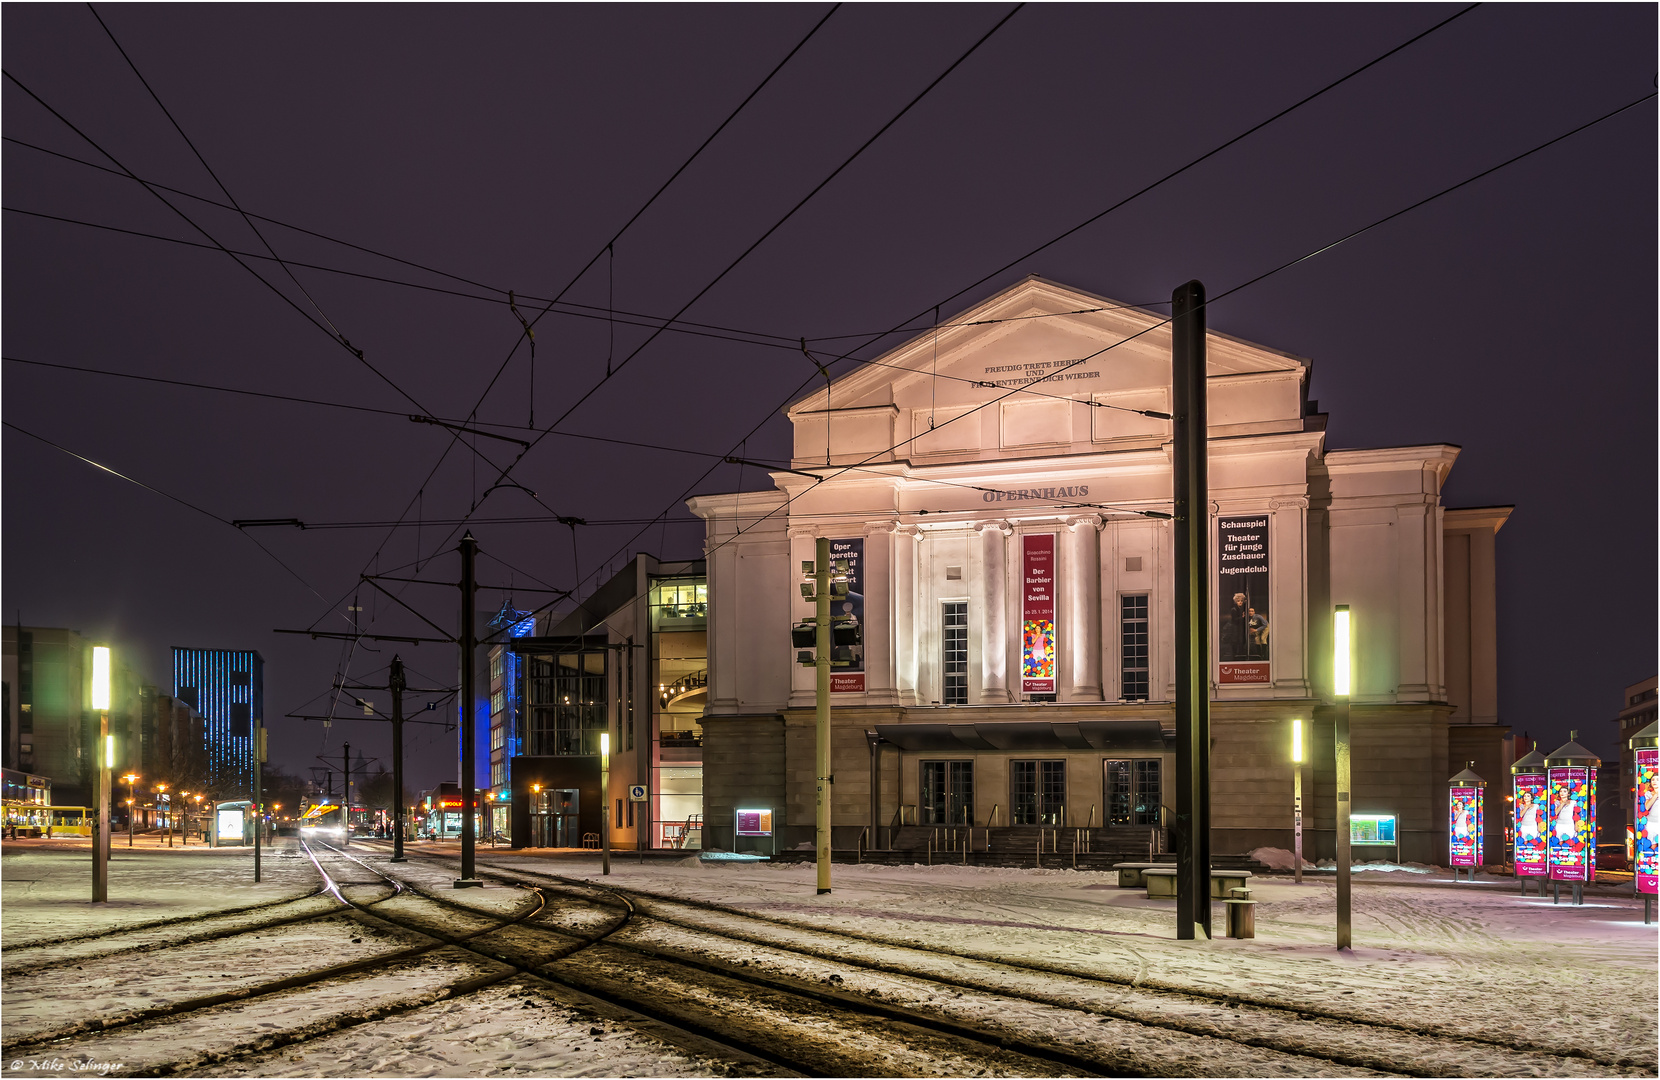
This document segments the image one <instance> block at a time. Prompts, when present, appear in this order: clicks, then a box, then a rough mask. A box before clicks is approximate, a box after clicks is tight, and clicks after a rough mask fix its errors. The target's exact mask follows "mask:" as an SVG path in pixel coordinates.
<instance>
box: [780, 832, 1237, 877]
mask: <svg viewBox="0 0 1660 1080" xmlns="http://www.w3.org/2000/svg"><path fill="white" fill-rule="evenodd" d="M861 831H862V830H861ZM1150 832H1151V830H1150V829H1147V828H1145V827H1140V828H1130V827H1117V828H1115V827H1111V826H1108V827H1104V828H1094V829H1070V828H1048V827H1044V828H1039V827H1037V826H1035V825H1009V826H1000V827H996V828H986V827H984V826H979V825H976V826H974V827H973V828H969V827H968V826H964V825H958V826H944V825H940V826H935V825H903V826H900V827H899V828H897V829H893V830H888V829H883V830H880V833H879V835H878V836H877V837H876V839H875V841H874V842H872V841H871V840H869V839H868V838H867V839H866V841H865V842H866V844H867V845H869V846H866V847H864V848H863V849H862V850H860V849H858V848H855V847H854V846H853V845H852V844H848V845H847V847H846V849H845V850H844V849H843V846H842V844H841V843H840V841H841V839H842V838H841V837H839V836H838V837H836V840H837V841H838V844H837V846H836V848H835V849H834V850H832V851H831V858H832V860H833V861H835V862H838V863H840V862H846V863H852V862H867V863H879V864H884V865H888V866H900V865H909V864H926V865H934V864H941V865H951V864H956V865H967V866H1010V867H1029V866H1037V867H1043V868H1046V869H1077V870H1102V871H1105V870H1111V869H1112V868H1113V864H1114V863H1121V862H1168V863H1170V864H1171V865H1172V866H1174V865H1175V863H1176V856H1175V855H1174V854H1173V853H1171V854H1159V855H1153V856H1152V857H1149V856H1148V838H1149V834H1150ZM884 843H885V844H886V845H887V846H877V845H882V844H884ZM813 859H814V855H813V852H811V851H788V852H785V851H780V852H779V853H778V861H779V862H812V861H813ZM1211 865H1212V866H1213V867H1215V868H1217V869H1242V870H1252V871H1256V872H1262V871H1265V870H1267V869H1268V868H1267V867H1266V866H1262V865H1261V864H1259V863H1257V862H1256V861H1255V860H1254V859H1252V858H1251V857H1250V856H1248V855H1221V854H1215V853H1213V854H1212V855H1211Z"/></svg>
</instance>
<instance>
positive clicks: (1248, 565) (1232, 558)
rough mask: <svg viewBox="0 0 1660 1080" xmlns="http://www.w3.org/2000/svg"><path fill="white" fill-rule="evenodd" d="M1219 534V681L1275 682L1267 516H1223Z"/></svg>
mask: <svg viewBox="0 0 1660 1080" xmlns="http://www.w3.org/2000/svg"><path fill="white" fill-rule="evenodd" d="M1216 538H1217V543H1216V579H1217V584H1216V612H1217V615H1216V618H1217V625H1216V681H1217V683H1218V684H1219V685H1222V686H1236V685H1240V684H1249V683H1271V682H1272V681H1273V680H1272V679H1271V678H1270V677H1269V674H1268V649H1269V645H1268V643H1269V637H1270V633H1269V631H1270V626H1269V611H1268V515H1267V514H1252V515H1249V516H1246V517H1224V518H1218V519H1217V523H1216Z"/></svg>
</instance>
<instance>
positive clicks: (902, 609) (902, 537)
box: [893, 525, 922, 705]
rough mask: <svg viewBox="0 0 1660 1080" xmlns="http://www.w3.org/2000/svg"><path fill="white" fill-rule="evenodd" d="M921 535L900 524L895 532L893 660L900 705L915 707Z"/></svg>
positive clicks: (916, 695) (915, 530) (919, 532)
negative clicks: (917, 596)
mask: <svg viewBox="0 0 1660 1080" xmlns="http://www.w3.org/2000/svg"><path fill="white" fill-rule="evenodd" d="M921 535H922V530H921V529H918V528H917V527H916V526H915V525H901V526H899V527H898V528H897V529H895V530H894V533H893V630H894V643H893V658H894V675H895V676H896V678H897V680H898V685H899V704H901V705H915V704H917V700H918V694H917V686H916V683H917V678H918V675H919V660H920V657H919V655H918V653H917V640H916V630H917V627H916V608H917V599H916V579H917V574H916V563H917V556H918V554H919V553H920V551H921V545H920V543H918V539H919V537H920V536H921Z"/></svg>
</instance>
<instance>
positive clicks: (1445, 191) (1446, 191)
mask: <svg viewBox="0 0 1660 1080" xmlns="http://www.w3.org/2000/svg"><path fill="white" fill-rule="evenodd" d="M1655 96H1656V94H1655V93H1648V94H1644V95H1643V96H1642V97H1640V98H1637V99H1636V100H1634V101H1630V102H1627V103H1626V104H1624V105H1621V106H1619V107H1618V108H1615V109H1612V110H1610V111H1609V112H1606V113H1603V114H1602V115H1601V116H1599V117H1597V118H1596V119H1594V120H1589V121H1587V122H1585V123H1583V124H1580V125H1578V126H1577V127H1574V128H1571V129H1570V130H1568V131H1565V132H1563V133H1562V134H1560V135H1557V136H1554V137H1552V138H1550V139H1547V140H1546V141H1544V142H1542V143H1540V144H1538V145H1537V146H1534V147H1533V148H1531V149H1529V150H1524V151H1523V152H1521V153H1519V154H1516V155H1515V156H1513V157H1510V158H1507V159H1505V160H1504V161H1501V162H1499V163H1498V164H1497V165H1493V166H1491V167H1489V168H1486V169H1483V170H1482V171H1481V172H1478V173H1476V174H1475V175H1473V176H1470V177H1467V178H1465V179H1463V180H1460V181H1459V182H1457V183H1456V184H1452V185H1451V186H1449V187H1445V188H1442V189H1441V190H1439V191H1437V192H1436V193H1435V194H1433V195H1428V196H1426V197H1424V198H1422V199H1419V200H1418V201H1417V202H1414V203H1411V204H1410V205H1408V206H1404V207H1402V208H1401V209H1399V210H1396V211H1394V212H1392V213H1389V214H1386V215H1384V216H1383V217H1381V218H1378V219H1377V220H1375V221H1373V222H1371V223H1370V224H1368V225H1364V226H1362V227H1361V228H1358V229H1355V230H1354V231H1353V232H1350V233H1346V234H1345V235H1343V236H1341V237H1339V238H1338V239H1336V240H1333V241H1331V242H1330V243H1328V244H1324V245H1322V246H1321V247H1318V248H1315V249H1314V250H1312V251H1309V252H1306V253H1304V254H1302V255H1299V256H1297V257H1296V258H1294V259H1290V260H1288V261H1286V262H1283V263H1280V264H1279V265H1277V266H1274V267H1272V268H1271V269H1268V270H1265V271H1263V272H1262V273H1260V274H1258V275H1256V276H1255V277H1252V278H1248V279H1246V280H1245V281H1242V282H1240V283H1239V284H1238V285H1235V286H1233V287H1232V288H1229V289H1226V290H1224V291H1223V292H1220V293H1217V294H1216V295H1215V296H1212V297H1207V298H1206V299H1205V301H1204V302H1203V303H1202V304H1201V305H1199V306H1200V310H1204V309H1206V308H1208V307H1209V306H1210V305H1211V304H1214V303H1216V302H1218V301H1220V300H1222V299H1223V298H1225V297H1228V296H1232V295H1233V294H1234V293H1237V292H1239V291H1240V290H1242V289H1247V288H1250V287H1251V286H1253V285H1256V284H1257V283H1259V282H1261V281H1263V280H1265V279H1267V278H1269V277H1272V276H1274V275H1275V274H1278V273H1280V272H1282V271H1284V270H1289V269H1290V268H1291V267H1293V266H1297V265H1299V264H1300V263H1304V262H1307V261H1308V260H1310V259H1313V258H1315V257H1316V256H1319V255H1322V254H1324V253H1326V252H1328V251H1331V250H1332V249H1333V248H1336V247H1338V246H1339V245H1341V244H1345V243H1347V242H1348V241H1350V240H1353V239H1355V238H1356V237H1359V236H1362V235H1364V234H1366V233H1368V232H1371V231H1372V230H1373V229H1376V228H1378V227H1379V226H1381V225H1384V224H1386V223H1388V222H1390V221H1394V220H1395V219H1396V218H1399V217H1400V216H1402V215H1403V214H1407V213H1410V212H1412V211H1413V210H1416V209H1418V208H1420V207H1422V206H1425V205H1427V204H1429V203H1431V202H1434V201H1435V200H1437V199H1439V198H1442V197H1443V196H1446V195H1450V194H1452V193H1453V192H1455V191H1458V190H1459V189H1461V188H1464V187H1467V186H1468V185H1470V184H1473V183H1475V182H1476V181H1478V180H1480V179H1482V178H1483V177H1486V176H1490V175H1492V174H1493V173H1495V172H1498V171H1499V170H1500V169H1503V168H1506V167H1507V166H1510V165H1514V164H1515V163H1517V162H1519V161H1521V160H1523V159H1525V158H1528V157H1531V156H1533V155H1534V154H1537V153H1539V152H1540V151H1542V150H1544V149H1546V148H1548V147H1551V146H1554V145H1556V144H1557V143H1559V142H1561V141H1563V140H1564V139H1568V138H1571V137H1572V136H1574V135H1577V134H1579V133H1580V132H1582V131H1585V130H1586V129H1588V128H1591V127H1595V126H1596V125H1597V124H1600V123H1603V122H1604V121H1606V120H1610V119H1612V118H1614V117H1616V116H1618V115H1620V114H1621V113H1623V112H1626V111H1627V110H1629V109H1634V108H1636V107H1637V106H1638V105H1641V104H1643V103H1644V102H1645V101H1651V100H1653V99H1654V98H1655ZM1173 321H1174V318H1173V317H1172V318H1170V319H1164V320H1162V321H1160V322H1157V323H1154V324H1152V325H1150V326H1148V327H1146V328H1145V329H1143V330H1140V331H1138V332H1137V333H1134V334H1131V335H1130V336H1129V337H1126V338H1124V339H1122V340H1120V341H1116V342H1113V343H1112V344H1111V345H1108V346H1106V347H1104V348H1101V349H1097V350H1096V351H1095V352H1093V353H1090V354H1089V355H1087V356H1082V357H1079V358H1078V359H1076V360H1073V361H1070V362H1069V363H1067V364H1066V365H1064V366H1062V367H1058V368H1056V369H1055V370H1054V371H1051V372H1049V373H1048V374H1046V375H1043V376H1042V377H1041V378H1040V379H1039V381H1042V380H1043V379H1049V378H1053V377H1054V376H1056V375H1060V374H1062V373H1064V372H1066V371H1069V370H1071V369H1072V368H1075V367H1077V366H1078V365H1080V364H1083V363H1086V362H1087V361H1089V360H1092V359H1094V358H1095V357H1097V356H1100V355H1101V354H1102V353H1105V352H1109V351H1111V350H1113V349H1116V348H1118V347H1119V346H1121V345H1126V344H1128V343H1129V342H1131V341H1134V340H1136V339H1137V338H1140V337H1143V336H1145V335H1147V334H1150V333H1152V332H1153V331H1154V330H1157V329H1159V328H1160V327H1164V326H1168V325H1170V323H1171V322H1173ZM1011 396H1013V391H1011V392H1010V393H1007V394H1003V395H1000V396H998V397H995V398H992V399H990V400H989V401H986V402H984V403H982V404H980V405H977V406H975V407H974V408H973V409H970V410H969V411H968V412H965V413H963V414H961V415H959V416H954V417H952V418H951V419H949V420H947V421H946V422H945V423H944V424H941V425H939V427H944V426H946V424H952V423H955V422H957V421H958V420H962V419H965V418H966V417H969V416H973V415H974V414H976V413H978V412H979V411H980V410H982V409H985V408H988V407H990V406H992V405H995V404H997V403H998V402H1001V401H1003V400H1005V399H1006V398H1008V397H1011ZM934 430H938V429H937V428H936V429H934ZM924 434H928V433H927V432H925V433H924ZM921 437H922V436H921V435H912V436H911V437H910V438H908V439H902V440H900V441H899V442H897V443H894V444H893V445H892V446H890V447H888V448H887V449H886V450H879V451H877V452H876V453H875V454H872V455H871V456H869V457H867V458H865V459H864V460H862V461H859V462H856V463H855V464H854V465H850V466H846V467H844V468H841V469H839V470H837V472H835V473H833V474H831V476H839V475H843V474H845V473H847V472H850V471H852V470H853V469H855V468H858V467H859V466H863V465H868V464H870V463H871V462H873V461H876V460H879V459H880V458H882V457H884V456H886V455H889V454H892V453H894V452H895V451H896V450H898V449H900V448H901V447H903V446H905V445H907V444H909V443H912V442H915V441H916V440H917V439H919V438H921ZM830 478H831V477H826V478H825V479H830ZM807 490H811V489H806V490H804V491H803V492H802V493H801V494H806V491H807ZM800 497H801V495H792V496H790V497H788V498H786V499H785V500H784V501H783V502H782V503H780V504H779V505H778V506H777V507H775V508H773V509H772V510H770V511H768V512H767V513H766V514H764V515H762V516H761V517H760V518H757V519H756V520H755V522H753V523H752V524H750V525H747V526H742V527H740V528H739V529H738V530H737V531H735V532H734V533H733V534H732V535H731V536H729V537H727V538H726V539H724V540H722V541H721V542H720V543H719V544H716V545H715V546H714V547H713V548H710V549H709V550H708V551H707V552H705V557H707V556H708V555H711V554H713V553H714V552H716V551H719V550H720V549H721V548H723V547H725V546H726V545H727V544H730V543H732V542H733V541H734V540H736V539H737V538H738V537H740V536H742V535H743V534H744V533H746V532H748V531H749V530H750V529H753V528H755V527H757V526H759V525H760V523H761V522H763V521H766V520H767V519H768V518H770V517H772V516H773V515H774V514H776V513H778V512H779V511H780V510H783V509H785V508H787V507H788V506H789V505H790V504H792V503H794V502H795V500H796V499H798V498H800Z"/></svg>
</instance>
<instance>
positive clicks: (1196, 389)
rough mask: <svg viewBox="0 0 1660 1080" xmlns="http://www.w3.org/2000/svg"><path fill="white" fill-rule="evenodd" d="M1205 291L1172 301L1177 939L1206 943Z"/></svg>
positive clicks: (1188, 287)
mask: <svg viewBox="0 0 1660 1080" xmlns="http://www.w3.org/2000/svg"><path fill="white" fill-rule="evenodd" d="M1204 304H1205V287H1204V286H1203V285H1201V284H1200V283H1199V282H1197V281H1190V282H1188V283H1187V284H1185V285H1183V286H1181V287H1180V288H1178V289H1176V291H1175V292H1174V293H1172V294H1171V305H1172V322H1171V357H1170V359H1171V364H1170V368H1171V397H1172V399H1173V400H1172V405H1173V406H1174V408H1173V410H1172V416H1173V417H1174V431H1173V433H1172V435H1173V447H1172V449H1173V450H1174V466H1175V468H1174V477H1173V480H1174V484H1173V487H1174V491H1173V494H1174V496H1175V508H1174V509H1175V523H1174V525H1175V556H1176V823H1177V826H1178V830H1177V836H1176V937H1177V938H1179V939H1182V940H1188V939H1191V938H1193V937H1194V936H1195V929H1194V928H1195V927H1196V926H1197V927H1198V928H1199V929H1202V930H1203V931H1204V934H1205V937H1207V938H1208V937H1210V936H1211V910H1210V908H1211V905H1210V583H1209V566H1210V558H1209V553H1210V546H1209V541H1210V494H1209V486H1208V481H1207V476H1206V467H1205V466H1206V460H1205V455H1206V423H1207V421H1206V413H1205V308H1204Z"/></svg>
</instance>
